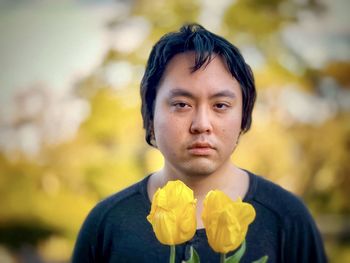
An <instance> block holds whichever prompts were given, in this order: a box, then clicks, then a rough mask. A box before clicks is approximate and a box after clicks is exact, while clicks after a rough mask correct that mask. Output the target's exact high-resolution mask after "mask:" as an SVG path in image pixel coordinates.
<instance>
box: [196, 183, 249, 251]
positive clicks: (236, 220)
mask: <svg viewBox="0 0 350 263" xmlns="http://www.w3.org/2000/svg"><path fill="white" fill-rule="evenodd" d="M254 219H255V210H254V208H253V206H252V205H250V204H248V203H244V202H242V200H241V199H240V198H238V200H237V201H233V200H231V199H230V198H229V197H228V196H227V195H225V194H224V193H223V192H221V191H218V190H215V191H210V192H209V193H208V194H207V196H206V197H205V200H204V203H203V212H202V220H203V224H204V227H205V231H206V234H207V237H208V242H209V245H210V246H211V248H212V249H213V250H214V251H216V252H218V253H222V254H226V253H228V252H229V251H232V250H235V249H236V248H238V247H239V246H240V245H241V243H242V242H243V241H244V239H245V236H246V234H247V231H248V225H249V224H250V223H251V222H253V221H254Z"/></svg>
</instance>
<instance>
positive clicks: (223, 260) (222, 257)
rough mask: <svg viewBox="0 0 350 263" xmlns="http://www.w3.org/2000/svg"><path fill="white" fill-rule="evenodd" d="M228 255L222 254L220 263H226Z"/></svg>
mask: <svg viewBox="0 0 350 263" xmlns="http://www.w3.org/2000/svg"><path fill="white" fill-rule="evenodd" d="M225 259H226V255H225V254H224V253H221V254H220V263H225Z"/></svg>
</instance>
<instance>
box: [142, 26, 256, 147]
mask: <svg viewBox="0 0 350 263" xmlns="http://www.w3.org/2000/svg"><path fill="white" fill-rule="evenodd" d="M188 51H194V52H195V63H194V65H193V67H192V72H195V71H196V70H198V69H200V68H201V67H202V66H206V65H207V64H208V63H210V61H211V59H212V56H213V55H216V54H217V55H219V56H220V57H221V58H222V59H223V60H224V62H225V63H226V65H227V67H228V70H229V71H230V72H231V74H232V76H233V77H235V79H236V80H237V81H238V83H239V84H240V87H241V90H242V100H243V106H242V107H243V108H242V124H241V133H245V132H247V131H248V130H249V128H250V126H251V123H252V111H253V107H254V103H255V98H256V90H255V84H254V76H253V72H252V70H251V68H250V66H249V65H248V64H247V63H246V62H245V60H244V58H243V56H242V55H241V53H240V51H239V50H238V48H237V47H235V46H234V45H233V44H231V43H230V42H228V41H227V40H226V39H224V38H223V37H220V36H218V35H216V34H213V33H211V32H209V31H208V30H206V29H205V28H204V27H203V26H201V25H199V24H187V25H184V26H182V27H181V28H180V30H179V31H177V32H171V33H168V34H166V35H164V36H163V37H162V38H161V39H160V40H159V41H158V42H157V43H156V44H155V45H154V46H153V48H152V51H151V53H150V56H149V59H148V62H147V65H146V69H145V73H144V76H143V78H142V81H141V101H142V105H141V113H142V118H143V127H144V129H145V130H146V136H145V137H146V141H147V143H148V144H149V145H151V146H154V145H152V142H151V141H152V139H154V138H153V136H154V132H153V117H154V105H155V100H156V96H157V91H158V86H159V82H160V80H161V78H162V76H163V74H164V71H165V69H166V66H167V64H168V63H169V62H170V60H171V59H172V58H173V57H174V56H175V55H177V54H179V53H184V52H188Z"/></svg>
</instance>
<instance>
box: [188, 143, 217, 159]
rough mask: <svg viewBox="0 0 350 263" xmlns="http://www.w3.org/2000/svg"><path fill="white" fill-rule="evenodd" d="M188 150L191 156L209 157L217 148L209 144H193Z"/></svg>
mask: <svg viewBox="0 0 350 263" xmlns="http://www.w3.org/2000/svg"><path fill="white" fill-rule="evenodd" d="M187 149H188V151H189V153H190V154H191V155H195V156H208V155H210V154H212V152H213V151H214V150H215V148H214V147H213V146H212V145H211V144H210V143H207V142H196V143H193V144H191V145H190V146H189V147H188V148H187Z"/></svg>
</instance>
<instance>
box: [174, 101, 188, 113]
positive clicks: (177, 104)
mask: <svg viewBox="0 0 350 263" xmlns="http://www.w3.org/2000/svg"><path fill="white" fill-rule="evenodd" d="M171 106H172V107H173V108H174V109H175V110H178V111H183V110H187V109H189V108H191V105H190V104H188V103H187V102H183V101H178V102H174V103H172V104H171Z"/></svg>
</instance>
